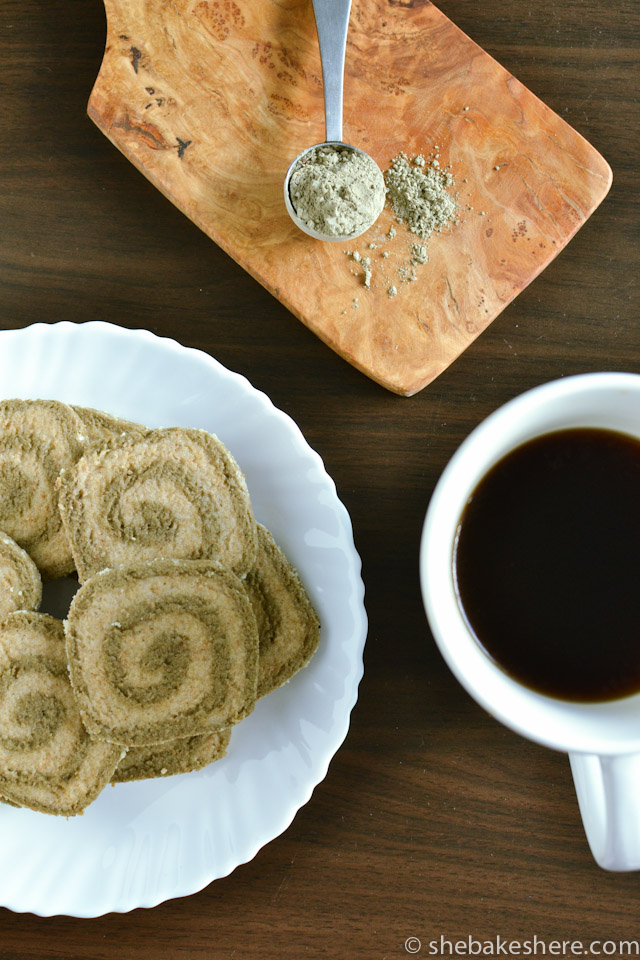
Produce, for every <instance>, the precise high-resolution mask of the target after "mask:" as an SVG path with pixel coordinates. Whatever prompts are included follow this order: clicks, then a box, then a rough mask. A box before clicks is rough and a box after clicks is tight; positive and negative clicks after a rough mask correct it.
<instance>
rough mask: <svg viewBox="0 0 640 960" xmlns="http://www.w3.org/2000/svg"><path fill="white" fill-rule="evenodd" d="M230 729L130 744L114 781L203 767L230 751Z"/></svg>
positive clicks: (117, 769)
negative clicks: (146, 744)
mask: <svg viewBox="0 0 640 960" xmlns="http://www.w3.org/2000/svg"><path fill="white" fill-rule="evenodd" d="M230 736H231V731H230V730H220V731H219V732H218V733H205V734H200V735H199V736H195V737H185V738H181V739H180V740H169V741H168V742H167V743H160V744H158V745H157V746H153V747H130V749H129V750H127V752H126V754H125V756H124V757H123V759H122V760H121V761H120V763H119V764H118V766H117V767H116V771H115V773H114V775H113V777H112V778H111V782H112V783H124V782H125V781H127V780H147V779H149V778H150V777H170V776H173V774H175V773H190V772H191V771H192V770H201V769H202V767H206V766H208V765H209V764H210V763H213V761H214V760H219V759H220V758H221V757H224V755H225V753H226V752H227V746H228V744H229V738H230Z"/></svg>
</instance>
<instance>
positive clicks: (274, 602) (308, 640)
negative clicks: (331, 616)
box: [245, 524, 320, 697]
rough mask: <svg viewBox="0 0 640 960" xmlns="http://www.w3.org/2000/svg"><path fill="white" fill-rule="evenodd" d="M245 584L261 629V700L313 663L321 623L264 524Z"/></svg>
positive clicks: (299, 582)
mask: <svg viewBox="0 0 640 960" xmlns="http://www.w3.org/2000/svg"><path fill="white" fill-rule="evenodd" d="M245 583H246V587H247V593H248V594H249V599H250V600H251V604H252V606H253V611H254V613H255V615H256V621H257V624H258V636H259V639H260V653H259V660H258V696H259V697H262V696H264V695H265V694H267V693H269V692H270V691H271V690H275V688H276V687H279V686H281V684H283V683H285V682H286V681H287V680H289V679H290V678H291V677H292V676H293V675H294V673H296V672H297V671H298V670H299V669H300V668H301V667H303V666H304V665H305V664H306V663H307V662H308V661H309V659H310V657H311V656H312V654H313V653H314V651H315V649H316V647H317V646H318V642H319V639H320V621H319V620H318V617H317V615H316V612H315V610H314V609H313V606H312V605H311V601H310V600H309V597H308V596H307V593H306V591H305V589H304V587H303V585H302V582H301V580H300V577H299V576H298V573H297V571H296V570H295V568H294V567H293V565H292V564H291V563H290V562H289V560H288V559H287V557H286V556H285V555H284V553H283V552H282V550H280V548H279V547H278V546H277V544H276V543H275V541H274V539H273V537H272V536H271V534H270V533H269V531H268V530H267V529H266V528H265V527H263V526H262V524H258V557H257V560H256V564H255V566H254V568H253V570H251V572H250V573H249V574H248V575H247V578H246V581H245Z"/></svg>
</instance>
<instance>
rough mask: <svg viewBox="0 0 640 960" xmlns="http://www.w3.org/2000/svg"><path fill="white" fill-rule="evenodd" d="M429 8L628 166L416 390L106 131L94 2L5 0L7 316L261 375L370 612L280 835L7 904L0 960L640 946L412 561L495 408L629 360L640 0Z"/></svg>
mask: <svg viewBox="0 0 640 960" xmlns="http://www.w3.org/2000/svg"><path fill="white" fill-rule="evenodd" d="M220 2H223V0H220ZM389 2H390V4H391V5H392V6H393V5H397V4H398V3H402V2H405V3H407V4H410V3H412V4H413V5H417V4H418V3H419V0H389ZM439 7H440V9H441V10H442V11H443V13H445V14H446V16H447V17H449V18H450V19H451V20H452V21H453V22H454V23H455V24H457V25H458V26H459V27H460V28H461V29H462V30H464V32H465V33H466V34H468V35H469V36H470V37H471V38H472V39H473V40H474V41H476V42H477V43H478V44H480V45H481V46H482V47H483V48H484V49H485V50H486V51H487V52H488V53H489V54H491V56H493V57H495V58H496V60H497V61H498V62H500V63H501V64H503V65H504V66H505V67H506V69H507V70H509V71H510V72H511V73H513V75H515V76H516V77H518V79H519V80H520V81H521V82H522V83H524V84H525V85H526V86H527V87H528V88H529V89H530V90H532V91H533V92H534V93H535V94H536V95H537V96H538V97H540V98H541V100H543V101H544V102H545V103H546V104H548V105H549V106H550V107H551V109H552V110H554V111H555V112H556V113H557V114H558V115H559V116H561V117H563V118H564V119H566V120H567V121H568V122H569V124H571V126H572V127H574V128H575V129H576V130H577V131H578V132H579V133H580V134H582V135H583V136H584V137H586V138H587V139H588V140H589V142H591V143H592V144H593V145H594V146H595V148H596V149H597V150H598V151H599V152H600V153H602V155H603V156H604V157H605V158H606V159H607V161H608V162H609V163H610V165H611V167H612V169H613V177H614V179H613V187H612V190H611V192H610V194H609V196H608V197H607V198H606V200H605V201H604V202H603V204H602V205H601V206H600V207H599V209H598V210H597V211H596V212H595V213H594V215H593V216H592V217H591V219H590V220H589V221H588V223H587V224H586V225H585V227H584V228H583V229H582V230H580V231H579V233H578V234H577V235H576V236H575V238H574V239H573V240H572V241H571V242H570V243H569V245H568V246H567V247H566V249H565V250H564V251H563V252H562V253H561V254H560V255H559V256H558V257H557V258H556V259H555V260H554V261H553V263H551V264H550V265H549V267H548V268H547V269H546V270H545V271H544V272H543V273H542V274H541V275H540V276H539V277H537V279H536V280H535V281H534V282H533V283H532V284H531V285H530V286H529V287H527V288H526V289H525V290H524V291H523V292H522V294H521V295H520V296H519V297H518V298H517V299H516V300H515V301H514V302H513V303H511V304H510V305H509V306H508V307H507V308H506V309H505V310H504V312H503V313H502V314H501V315H500V316H499V317H498V318H497V319H496V320H495V321H494V322H493V323H492V324H491V326H490V327H489V328H488V329H487V330H486V331H485V332H484V333H483V334H482V335H481V336H480V337H479V338H478V339H477V340H476V341H475V342H474V343H473V344H472V345H471V346H470V347H469V348H468V349H467V350H466V352H465V353H463V354H462V355H461V356H460V357H459V358H458V359H457V360H456V361H455V362H454V363H453V364H452V366H451V367H449V368H448V369H447V370H446V371H445V372H444V373H442V374H441V376H439V377H438V378H437V379H436V380H435V381H434V382H433V383H432V384H430V385H429V386H428V387H426V388H425V389H424V390H423V391H421V392H420V393H419V394H416V395H415V396H413V397H410V398H404V397H398V396H395V395H393V394H391V393H389V392H388V391H387V390H385V389H383V388H382V387H380V386H379V385H377V384H375V383H374V382H372V381H371V380H370V379H368V378H367V377H365V376H364V375H363V374H361V373H359V372H358V371H357V370H355V369H353V368H352V367H351V366H349V365H348V364H347V363H345V361H344V360H342V359H341V358H340V357H338V356H337V355H336V354H335V353H334V352H333V351H332V350H330V349H329V348H328V347H327V346H326V345H324V344H323V343H322V342H321V341H320V340H319V339H317V338H316V337H315V336H314V335H313V334H312V333H311V332H310V331H309V330H308V329H306V328H305V327H304V326H302V325H301V324H300V323H299V322H298V321H297V320H296V319H295V318H294V317H293V316H292V314H290V313H289V312H288V311H287V310H286V309H285V307H284V306H283V305H282V304H281V303H280V302H279V301H278V300H276V299H275V298H274V297H272V296H270V294H269V293H268V292H267V291H266V290H265V289H264V288H263V287H262V286H260V285H259V284H258V283H257V282H256V281H255V280H254V279H252V278H251V277H250V276H249V275H248V274H247V273H246V272H245V271H244V270H243V269H242V268H241V267H240V266H238V265H237V264H236V263H235V262H234V261H232V260H231V259H230V258H229V257H228V256H227V255H226V254H225V253H223V252H222V251H221V249H220V248H219V247H217V246H216V245H215V244H213V243H212V242H211V240H209V239H208V238H207V237H206V236H205V235H204V234H203V233H202V232H201V231H199V230H198V229H197V228H196V227H195V226H194V225H193V224H192V223H191V222H190V221H189V220H188V219H187V218H186V217H185V216H184V215H183V214H182V213H180V212H179V211H178V210H177V209H176V208H175V207H174V206H172V205H171V204H170V203H169V201H168V200H167V199H166V198H165V197H164V196H162V195H161V193H160V192H159V191H157V190H156V189H154V187H153V186H152V185H151V184H150V183H149V182H148V181H147V180H145V179H144V178H143V177H142V176H141V175H140V173H139V172H138V171H137V170H136V169H134V167H133V166H132V165H131V164H130V163H129V162H128V161H127V160H126V159H125V158H124V157H123V156H122V155H121V154H120V153H119V152H118V151H117V150H115V149H114V148H113V146H112V145H111V144H110V143H109V142H108V141H107V139H106V138H105V137H104V136H102V134H101V133H100V132H99V131H98V130H97V129H96V127H95V125H94V124H93V123H91V122H90V120H89V119H88V118H87V116H86V106H87V99H88V96H89V92H90V90H91V87H92V84H93V82H94V80H95V77H96V75H97V71H98V68H99V66H100V63H101V61H102V55H103V45H104V38H105V16H104V8H103V5H102V2H101V0H49V2H47V3H39V2H36V0H21V2H20V3H18V2H17V0H4V2H3V3H2V4H0V91H1V93H2V96H1V97H0V131H1V132H0V327H2V328H4V329H8V328H12V327H23V326H26V325H28V324H31V323H33V322H36V321H50V322H53V321H57V320H61V319H68V320H74V321H83V320H87V319H103V320H108V321H112V322H114V323H117V324H121V325H123V326H126V327H144V328H147V329H149V330H151V331H153V332H154V333H157V334H159V335H164V336H172V337H175V338H177V339H178V340H180V341H181V342H182V343H184V344H186V345H188V346H193V347H197V348H199V349H202V350H205V351H206V352H207V353H210V354H211V355H212V356H214V357H216V358H217V359H219V360H220V361H221V362H222V363H224V364H225V365H227V366H228V367H230V368H231V369H233V370H236V371H238V372H240V373H242V374H244V375H246V376H247V377H248V378H249V379H250V380H251V382H252V383H253V384H254V385H255V386H256V387H257V388H259V389H260V390H263V391H265V392H266V393H267V394H268V395H269V396H270V397H271V399H272V400H273V402H274V403H275V404H276V405H277V406H278V407H280V408H282V409H283V410H285V411H286V412H287V413H288V414H290V415H291V416H292V417H293V418H294V420H296V421H297V423H298V424H299V426H300V428H301V429H302V431H303V433H304V434H305V436H306V438H307V440H308V441H309V443H310V444H311V446H313V447H314V448H315V449H316V450H317V451H318V452H319V453H320V455H321V456H322V458H323V459H324V462H325V464H326V467H327V469H328V471H329V473H330V474H331V475H332V476H333V478H334V479H335V482H336V485H337V488H338V493H339V495H340V497H341V498H342V500H343V502H344V503H345V505H346V506H347V509H348V510H349V512H350V514H351V518H352V520H353V525H354V533H355V541H356V546H357V548H358V550H359V552H360V553H361V556H362V559H363V576H364V581H365V585H366V590H367V598H366V604H367V609H368V614H369V618H370V631H369V637H368V641H367V646H366V650H365V675H364V679H363V682H362V685H361V688H360V696H359V700H358V703H357V705H356V707H355V710H354V712H353V716H352V724H351V729H350V732H349V734H348V737H347V739H346V741H345V743H344V745H343V746H342V748H341V750H340V751H339V752H338V753H337V755H336V756H335V758H334V760H333V762H332V763H331V765H330V768H329V772H328V775H327V777H326V779H325V780H324V781H323V782H322V783H321V784H320V785H319V786H318V787H317V788H316V790H315V791H314V794H313V796H312V798H311V800H310V801H309V802H308V804H307V805H306V806H305V807H303V808H302V809H301V810H300V811H299V813H298V814H297V816H296V817H295V819H294V821H293V823H292V825H291V826H290V827H289V829H288V830H287V831H286V833H284V834H283V835H282V836H281V837H279V838H277V839H276V840H274V841H273V842H272V843H270V844H269V845H268V846H267V847H265V848H263V849H262V850H261V851H260V852H259V853H258V854H257V856H256V857H255V859H254V860H253V861H251V862H250V863H248V864H246V865H244V866H241V867H239V868H238V869H237V870H236V871H235V872H234V873H233V874H231V875H230V876H229V877H226V878H225V879H222V880H218V881H216V882H214V883H212V884H211V885H210V886H208V887H207V888H206V889H204V890H202V891H201V892H200V893H197V894H194V895H193V896H191V897H188V898H185V899H181V900H174V901H169V902H167V903H165V904H162V905H160V906H158V907H156V908H155V909H153V910H135V911H133V912H132V913H130V914H127V915H109V916H105V917H102V918H98V919H94V920H78V919H73V918H65V917H56V918H52V919H42V918H39V917H36V916H32V915H16V914H13V913H11V912H9V911H8V910H4V909H0V960H40V958H42V960H45V958H46V960H51V958H64V960H86V958H92V960H103V958H104V960H106V958H109V960H110V958H118V960H147V958H155V957H158V958H160V957H166V958H168V960H178V958H179V960H191V958H196V960H205V958H206V960H210V958H215V960H218V958H220V960H231V958H236V960H244V958H248V960H253V958H261V960H262V958H267V960H271V958H283V960H300V958H302V957H332V958H336V957H337V958H348V960H351V958H354V960H360V958H362V960H375V958H380V960H383V958H386V960H392V958H402V957H406V956H408V955H409V953H408V950H407V947H408V948H410V949H416V948H417V940H409V939H408V938H417V939H418V940H420V941H421V944H422V946H421V950H420V951H419V953H418V954H417V955H418V956H429V955H444V956H446V955H451V949H450V948H449V947H447V941H448V942H450V943H451V944H452V947H453V945H455V942H456V941H457V940H461V939H467V938H469V937H471V938H473V939H474V940H476V941H484V940H488V939H489V938H491V939H492V940H493V943H494V945H495V946H496V952H497V948H498V946H499V944H500V943H503V944H504V942H505V941H507V942H509V943H511V944H516V941H524V940H530V941H531V940H533V938H534V937H537V938H538V944H537V954H536V955H538V956H542V955H547V956H549V955H551V953H550V949H549V944H550V942H551V941H553V940H557V941H581V942H582V943H583V944H584V945H585V948H586V947H587V946H588V945H589V944H592V943H593V944H594V949H595V950H596V952H597V951H598V950H600V955H605V950H606V951H608V955H612V956H616V957H618V956H625V955H626V953H625V951H624V948H623V949H622V950H618V949H617V948H615V952H614V950H612V947H611V944H612V943H617V942H618V941H628V940H633V939H638V938H639V937H640V930H639V929H638V920H637V918H638V905H639V898H640V874H637V873H632V874H629V875H617V874H608V873H605V872H603V871H602V870H600V869H599V868H598V867H596V866H595V864H594V862H593V860H592V858H591V855H590V853H589V850H588V848H587V844H586V841H585V837H584V833H583V829H582V826H581V822H580V818H579V814H578V809H577V804H576V799H575V793H574V789H573V784H572V781H571V776H570V772H569V764H568V761H567V758H566V757H565V756H563V755H561V754H557V753H553V752H551V751H548V750H545V749H543V748H542V747H538V746H536V745H534V744H531V743H529V742H527V741H525V740H523V739H521V738H520V737H519V736H517V735H516V734H514V733H511V732H509V731H508V730H506V729H504V728H503V727H501V726H500V725H498V723H496V722H495V721H494V720H493V719H492V718H491V717H489V716H488V715H487V714H486V713H484V712H483V711H482V710H481V709H480V708H479V707H478V706H476V705H475V703H474V702H473V701H472V700H471V699H470V698H469V697H468V696H467V695H466V694H465V693H464V692H463V690H462V689H461V688H460V687H459V685H458V684H457V682H456V681H455V680H454V679H453V677H452V676H451V674H450V673H449V671H448V669H447V668H446V667H445V665H444V663H443V661H442V659H441V658H440V655H439V654H438V652H437V650H436V647H435V645H434V642H433V640H432V637H431V636H430V633H429V630H428V628H427V625H426V622H425V618H424V614H423V609H422V604H421V600H420V594H419V588H418V568H417V556H418V543H419V536H420V529H421V523H422V519H423V516H424V511H425V508H426V505H427V503H428V500H429V497H430V494H431V492H432V490H433V487H434V485H435V483H436V481H437V478H438V476H439V475H440V473H441V471H442V469H443V467H444V465H445V464H446V462H447V460H448V459H449V457H450V456H451V455H452V453H453V452H454V450H455V449H456V447H457V446H458V444H459V443H460V442H461V441H462V440H463V438H464V437H465V436H466V435H467V434H468V433H469V432H470V430H471V429H472V428H473V427H474V426H475V425H476V424H477V423H478V422H479V421H480V420H481V419H482V418H483V417H485V416H486V415H487V414H489V413H490V412H491V411H493V410H494V409H495V408H496V407H497V406H499V405H500V404H502V403H503V402H505V401H506V400H508V399H510V398H511V397H513V396H515V395H516V394H518V393H520V392H521V391H523V390H525V389H527V388H529V387H532V386H534V385H536V384H539V383H542V382H544V381H547V380H550V379H553V378H556V377H562V376H566V375H569V374H574V373H583V372H588V371H595V370H629V371H634V372H636V373H640V324H639V322H638V306H639V299H640V298H639V296H638V286H637V281H638V267H639V262H638V261H639V256H638V219H639V215H640V209H639V204H640V193H639V190H638V186H639V180H640V174H639V173H638V162H637V145H638V138H639V132H640V131H639V123H638V103H637V90H638V81H639V79H640V78H639V75H638V74H639V71H638V59H639V40H640V20H639V15H638V6H637V4H636V3H635V2H634V0H612V2H611V3H607V4H603V3H596V2H595V0H562V2H560V0H539V2H537V3H535V4H533V3H530V2H529V0H510V2H508V3H497V4H486V5H481V4H478V3H471V2H468V0H467V2H465V0H442V2H441V3H440V4H439ZM24 362H25V364H27V363H28V362H29V358H28V357H25V359H24ZM25 856H28V851H27V850H25ZM498 936H499V937H500V938H501V941H499V942H498V941H497V940H496V938H497V937H498ZM441 937H442V938H444V941H445V942H444V943H443V950H440V946H439V945H440V938H441ZM433 941H435V946H437V948H438V949H437V950H436V952H435V953H434V952H433V950H432V942H433ZM596 941H600V942H601V943H600V945H599V946H598V944H597V943H596ZM604 941H608V943H607V944H605V943H604ZM405 942H406V943H407V947H405ZM541 943H542V946H541ZM543 946H546V951H547V952H546V954H543ZM569 949H570V947H569V946H568V945H567V946H566V947H565V955H569V952H568V951H569ZM576 949H577V948H575V944H574V955H576V952H575V951H576ZM515 952H516V951H515V949H514V950H512V955H513V954H514V953H515ZM503 953H504V947H503ZM458 955H461V954H460V952H459V953H458ZM556 955H561V954H556ZM596 955H597V954H596Z"/></svg>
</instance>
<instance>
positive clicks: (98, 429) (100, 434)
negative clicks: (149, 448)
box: [71, 404, 147, 441]
mask: <svg viewBox="0 0 640 960" xmlns="http://www.w3.org/2000/svg"><path fill="white" fill-rule="evenodd" d="M71 408H72V410H73V411H74V412H75V413H76V414H77V415H78V416H79V417H80V419H81V420H82V422H83V424H84V425H85V427H86V428H87V433H88V435H89V438H90V439H91V440H94V441H95V440H109V439H111V438H112V437H120V436H122V435H123V434H135V435H137V436H140V435H141V434H143V433H146V432H147V427H143V426H142V424H140V423H134V422H133V421H131V420H123V419H121V418H120V417H114V416H113V414H111V413H106V412H105V411H104V410H94V408H93V407H78V406H76V405H75V404H71Z"/></svg>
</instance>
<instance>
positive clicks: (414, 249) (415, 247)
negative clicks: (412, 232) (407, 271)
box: [411, 243, 429, 263]
mask: <svg viewBox="0 0 640 960" xmlns="http://www.w3.org/2000/svg"><path fill="white" fill-rule="evenodd" d="M428 259H429V257H428V256H427V248H426V247H425V245H424V244H423V243H412V244H411V260H412V261H413V263H426V262H427V260H428Z"/></svg>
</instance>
